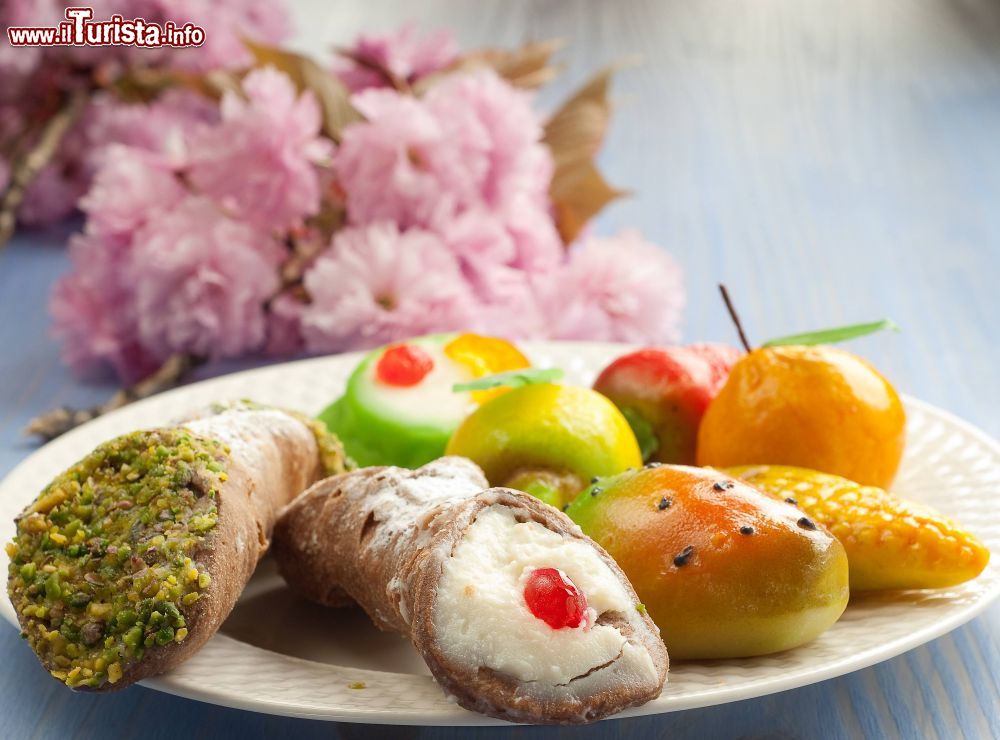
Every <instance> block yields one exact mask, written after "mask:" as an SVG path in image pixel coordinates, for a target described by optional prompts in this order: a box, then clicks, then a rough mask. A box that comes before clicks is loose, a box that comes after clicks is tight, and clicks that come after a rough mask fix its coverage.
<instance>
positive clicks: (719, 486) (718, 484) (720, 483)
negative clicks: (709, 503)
mask: <svg viewBox="0 0 1000 740" xmlns="http://www.w3.org/2000/svg"><path fill="white" fill-rule="evenodd" d="M732 487H733V482H732V481H731V480H717V481H715V483H713V484H712V488H714V489H715V490H716V491H728V490H729V489H730V488H732Z"/></svg>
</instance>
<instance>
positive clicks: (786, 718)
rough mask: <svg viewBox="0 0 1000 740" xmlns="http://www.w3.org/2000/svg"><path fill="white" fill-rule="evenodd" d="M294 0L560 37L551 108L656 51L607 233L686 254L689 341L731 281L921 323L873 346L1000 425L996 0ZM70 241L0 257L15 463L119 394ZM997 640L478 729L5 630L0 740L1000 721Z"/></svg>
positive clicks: (936, 726)
mask: <svg viewBox="0 0 1000 740" xmlns="http://www.w3.org/2000/svg"><path fill="white" fill-rule="evenodd" d="M292 4H293V5H294V6H295V13H296V16H297V20H298V26H299V28H300V29H301V32H300V35H299V36H298V37H297V41H296V43H297V44H298V45H300V46H301V47H303V48H305V49H307V50H310V51H313V52H319V51H321V50H322V49H323V48H325V47H326V46H327V45H328V44H329V43H330V42H333V41H337V42H344V41H346V40H347V39H349V38H350V37H351V36H352V35H353V34H354V33H355V32H356V31H358V30H360V29H362V28H372V27H374V28H387V27H391V26H394V25H396V23H397V22H398V21H399V20H400V19H402V18H405V17H408V16H409V15H412V14H414V13H417V12H419V14H420V16H419V21H420V23H421V25H423V26H425V27H428V28H433V27H440V26H449V27H452V28H454V29H456V32H457V34H458V36H459V38H460V40H461V41H462V42H463V44H464V45H466V46H469V47H471V46H475V45H484V44H494V45H511V44H515V43H517V42H520V41H524V40H526V39H529V38H536V39H537V38H549V37H553V36H562V37H565V38H567V39H568V40H569V41H570V42H571V45H570V46H569V47H568V48H567V50H566V51H565V52H564V53H563V54H562V61H563V62H564V64H565V74H564V77H563V80H562V82H561V83H559V85H557V86H556V89H555V90H554V91H553V92H551V93H546V94H544V95H543V97H542V100H541V101H540V103H541V104H543V105H549V106H551V105H552V104H554V102H555V101H556V100H557V99H558V98H559V97H560V95H561V94H565V93H566V92H567V91H568V90H569V89H570V87H571V86H572V85H573V84H575V83H579V82H580V81H582V79H583V78H584V77H585V76H586V74H587V73H588V71H592V70H593V69H595V67H596V66H597V65H600V64H602V63H603V62H607V61H612V60H616V59H622V58H627V57H632V58H634V57H636V56H637V55H638V57H639V59H638V61H639V64H638V66H635V67H632V68H631V69H629V70H628V71H626V72H624V73H623V74H622V75H621V76H620V78H619V80H618V83H617V85H616V87H615V98H616V100H617V102H618V103H619V110H618V112H617V114H616V118H615V121H614V127H613V130H612V132H611V134H610V137H609V141H608V143H607V146H606V149H605V153H604V155H603V163H604V166H605V168H606V170H607V172H608V173H609V177H610V179H611V180H612V181H614V182H615V183H618V184H621V185H624V186H627V187H629V188H630V189H632V190H634V191H635V192H636V193H637V194H638V195H637V196H636V197H635V198H633V199H632V200H630V201H627V202H622V203H620V204H618V205H616V206H614V207H613V208H612V209H611V210H610V211H608V212H607V213H606V214H605V216H604V217H602V219H601V222H600V228H601V229H607V230H612V229H617V228H620V227H624V226H634V227H637V228H639V229H641V230H642V231H643V232H644V233H645V234H646V235H647V236H648V237H650V238H651V239H653V240H654V241H657V242H658V243H660V244H662V245H664V246H665V247H667V248H669V249H670V250H672V251H673V253H674V254H675V255H676V256H677V257H678V259H679V260H680V262H681V263H682V264H683V266H684V268H685V270H686V272H687V287H688V292H689V300H688V304H689V305H688V310H687V319H686V326H685V329H686V332H685V333H686V337H687V338H688V339H709V340H723V341H733V340H734V337H733V332H732V330H731V328H730V326H729V323H728V319H727V318H726V317H725V314H724V312H723V310H722V306H721V304H720V302H719V300H718V298H717V294H716V292H715V287H714V286H715V283H716V282H718V281H720V280H721V281H724V282H726V283H728V285H729V286H730V289H731V291H732V292H733V294H734V297H735V299H736V301H737V303H738V305H739V307H740V309H741V311H742V314H743V318H744V321H745V323H746V325H747V329H748V331H749V333H750V334H751V339H756V340H757V341H760V340H762V339H765V338H767V337H770V336H776V335H778V334H783V333H789V332H791V331H796V330H802V329H809V328H816V327H822V326H831V325H837V324H841V323H848V322H853V321H861V320H867V319H873V318H879V317H882V316H891V317H893V318H894V319H896V321H897V322H899V323H900V324H901V325H902V326H903V327H904V333H903V334H901V335H879V336H874V337H869V338H866V339H863V340H860V341H857V342H856V343H855V344H854V345H853V346H852V348H853V349H854V350H855V351H858V352H860V353H862V354H864V355H866V356H867V357H869V358H870V359H871V360H872V361H873V362H874V363H875V364H876V365H877V366H879V367H880V368H881V369H882V370H883V371H884V372H885V373H886V374H887V375H888V376H889V377H890V378H891V379H892V380H893V381H894V382H895V383H896V385H897V386H898V387H899V388H900V389H901V390H903V391H905V392H907V393H910V394H912V395H915V396H918V397H920V398H924V399H926V400H928V401H931V402H933V403H935V404H938V405H940V406H942V407H944V408H946V409H949V410H951V411H953V412H955V413H957V414H958V415H960V416H962V417H964V418H966V419H968V420H969V421H971V422H973V423H975V424H977V425H979V426H980V427H982V428H983V429H985V430H986V431H987V432H989V433H990V434H992V435H993V436H998V435H1000V419H998V417H997V411H998V410H1000V382H998V381H1000V373H998V372H997V366H998V365H1000V349H998V346H1000V330H998V328H997V320H998V317H1000V300H998V298H997V295H998V284H1000V5H998V4H997V3H995V2H991V1H990V0H978V1H977V0H965V1H964V2H959V1H958V0H954V1H953V2H937V3H933V2H922V3H918V2H910V1H907V0H879V2H877V3H874V2H870V1H869V0H853V1H851V2H841V3H835V4H831V3H828V2H811V1H806V0H781V1H775V2H769V3H767V4H766V7H765V4H763V3H749V2H747V3H733V2H697V3H695V2H655V1H654V0H648V1H647V2H638V1H637V0H634V1H632V2H619V3H611V2H602V1H601V0H590V1H586V2H585V1H582V0H581V1H578V2H570V1H568V0H566V1H562V2H559V1H556V0H548V1H547V2H546V1H544V0H538V1H536V2H530V1H528V0H520V1H513V0H480V1H479V2H475V3H473V2H458V1H455V0H452V1H451V2H446V1H444V0H439V1H433V0H425V2H422V3H421V4H420V5H419V6H418V5H416V4H412V3H403V2H398V1H397V2H393V1H391V0H389V1H386V0H366V2H364V3H353V2H348V1H347V0H344V1H343V2H337V3H328V2H321V1H320V0H309V1H308V2H306V1H305V0H300V2H297V3H292ZM418 9H419V10H418ZM193 20H197V19H193ZM64 239H65V233H64V232H63V231H59V230H55V231H49V232H44V233H37V232H36V233H25V234H22V235H21V236H19V237H18V238H17V239H16V241H15V242H14V243H13V244H12V245H11V246H10V247H9V248H8V249H7V250H6V251H4V252H3V253H0V474H3V473H5V472H7V471H8V470H9V469H10V468H11V467H13V466H14V465H15V464H16V463H17V462H18V461H20V460H21V459H22V458H23V457H25V456H26V455H27V454H29V453H30V452H31V451H32V450H33V449H34V444H33V443H32V442H31V441H30V440H28V439H25V438H23V437H22V436H21V434H20V430H21V429H22V427H23V426H24V424H25V423H26V422H27V421H28V420H29V419H30V418H31V417H33V416H34V415H36V414H38V413H39V412H41V411H43V410H45V409H48V408H49V407H52V406H54V405H57V404H65V403H68V404H75V405H83V404H91V403H96V402H98V401H100V400H102V399H104V398H105V397H106V396H107V395H109V394H110V393H111V392H112V390H113V387H112V386H111V385H110V384H108V383H103V384H102V383H96V384H94V383H91V384H84V383H81V382H79V381H78V380H75V379H73V378H72V377H71V376H70V375H69V374H68V373H67V372H66V371H65V370H64V369H63V368H62V367H61V366H60V364H59V361H58V347H57V346H56V345H55V343H54V342H53V341H52V340H51V339H50V338H49V337H48V334H47V331H48V326H49V319H48V317H47V313H46V308H45V304H46V296H47V293H48V291H49V288H50V286H51V285H52V283H53V281H54V280H55V278H56V277H57V276H58V275H59V273H60V272H61V271H63V270H65V269H66V267H67V263H66V259H65V255H64V251H63V243H64ZM232 369H234V366H226V367H215V368H212V369H210V370H208V371H203V372H202V374H201V375H200V376H199V377H205V376H206V375H207V374H209V373H219V372H224V371H229V370H232ZM998 496H1000V492H998ZM998 500H1000V499H998ZM998 632H1000V605H994V606H993V607H992V608H990V609H989V610H988V611H987V612H986V613H985V614H984V615H983V616H981V617H979V618H978V619H976V620H974V621H973V622H971V623H970V624H969V625H967V626H965V627H963V628H961V629H958V630H956V631H955V632H953V633H951V634H949V635H947V636H945V637H942V638H940V639H938V640H936V641H934V642H932V643H930V644H929V645H926V646H924V647H921V648H918V649H916V650H913V651H911V652H909V653H907V654H905V655H903V656H900V657H898V658H896V659H894V660H891V661H888V662H885V663H883V664H881V665H878V666H875V667H873V668H870V669H867V670H863V671H859V672H857V673H854V674H851V675H848V676H844V677H842V678H838V679H834V680H830V681H826V682H823V683H820V684H816V685H813V686H808V687H804V688H801V689H798V690H795V691H790V692H786V693H783V694H778V695H774V696H769V697H764V698H761V699H755V700H750V701H744V702H739V703H736V704H730V705H725V706H720V707H713V708H706V709H701V710H694V711H687V712H682V713H678V714H672V715H663V716H659V717H649V718H641V719H635V720H628V721H618V722H616V721H612V722H606V723H601V724H599V725H596V726H592V727H589V728H584V729H573V730H569V729H542V728H512V729H506V728H497V729H487V730H479V731H471V730H467V729H461V728H455V729H446V730H435V729H433V728H379V727H364V726H357V725H332V724H324V723H319V722H311V721H304V720H292V719H283V718H276V717H268V716H263V715H256V714H250V713H245V712H239V711H235V710H229V709H223V708H218V707H214V706H209V705H204V704H199V703H197V702H193V701H188V700H184V699H177V698H173V697H169V696H166V695H163V694H159V693H156V692H154V691H151V690H147V689H144V688H141V687H133V688H130V689H128V690H126V691H124V692H122V693H120V694H116V695H112V696H101V697H94V696H83V695H76V694H72V693H71V692H68V691H66V690H64V689H62V688H60V687H59V686H58V685H56V684H55V683H54V682H53V681H52V680H51V679H50V678H48V676H47V675H45V673H44V671H42V669H41V668H39V666H38V665H37V663H36V661H35V659H34V658H33V657H32V656H31V654H30V652H29V650H28V648H27V647H26V646H25V645H23V644H22V643H21V641H20V640H19V639H18V636H17V632H16V631H15V630H14V629H12V628H10V627H9V626H7V625H6V624H3V625H0V656H2V659H0V660H2V669H0V738H22V737H53V738H60V739H61V740H68V738H71V737H84V738H89V737H112V736H140V735H141V736H142V737H144V738H158V737H164V738H168V737H169V738H174V737H234V738H235V737H240V738H243V737H256V736H261V737H265V736H286V737H297V738H310V737H330V736H334V737H344V738H353V737H383V736H384V737H393V738H398V737H414V738H416V737H420V738H425V737H426V738H429V737H456V738H457V737H468V736H470V735H473V734H474V735H476V736H482V737H489V738H498V739H499V738H513V737H531V738H556V737H560V738H561V737H580V738H596V737H630V738H631V737H664V738H668V737H669V738H675V737H697V738H716V737H783V738H784V737H787V738H793V737H803V738H812V737H845V738H848V737H850V738H854V737H861V736H867V737H893V736H902V737H913V738H925V737H942V738H955V737H962V736H965V737H969V738H987V737H1000V689H998V684H1000V646H998Z"/></svg>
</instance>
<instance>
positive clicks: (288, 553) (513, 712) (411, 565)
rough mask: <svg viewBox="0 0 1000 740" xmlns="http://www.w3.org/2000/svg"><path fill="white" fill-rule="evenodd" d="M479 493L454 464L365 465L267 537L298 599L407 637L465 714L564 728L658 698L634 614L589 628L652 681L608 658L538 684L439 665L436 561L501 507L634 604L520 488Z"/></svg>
mask: <svg viewBox="0 0 1000 740" xmlns="http://www.w3.org/2000/svg"><path fill="white" fill-rule="evenodd" d="M435 483H436V484H437V485H435ZM487 485H488V484H487V483H486V480H485V478H484V477H483V476H482V473H481V471H480V470H479V469H478V468H477V467H476V466H475V465H474V464H473V463H471V462H469V461H467V460H464V459H463V458H442V459H441V460H437V461H435V462H432V463H430V464H428V465H426V466H424V467H423V468H421V469H419V470H417V471H406V470H401V469H397V468H367V469H363V470H358V471H354V472H352V473H348V474H344V475H339V476H336V477H334V478H328V479H327V480H324V481H321V482H319V483H317V484H316V485H315V486H313V487H312V488H311V489H310V490H309V491H307V492H306V493H305V494H304V495H303V496H302V497H300V498H299V499H297V500H296V501H295V502H294V503H293V504H292V505H290V506H289V507H288V509H287V510H286V511H285V513H284V514H283V515H282V517H281V518H280V519H279V521H278V524H277V526H276V528H275V536H274V554H275V557H276V558H277V561H278V565H279V568H280V569H281V572H282V575H283V576H284V577H285V578H286V580H287V581H288V583H289V584H290V585H291V587H292V588H293V589H294V590H296V591H297V592H298V593H300V594H301V595H303V596H304V597H306V598H309V599H311V600H313V601H317V602H319V603H326V604H331V603H332V604H336V603H339V602H340V601H342V599H343V595H344V593H345V592H346V594H348V595H349V596H350V597H352V598H353V599H354V600H356V601H357V602H358V604H360V605H361V607H362V608H364V610H365V611H366V612H367V613H368V614H369V616H370V617H371V618H372V620H373V621H374V622H375V624H376V625H377V626H378V627H379V628H380V629H383V630H392V631H396V632H400V633H402V634H404V635H406V636H408V637H409V638H410V639H411V640H412V641H413V644H414V646H415V647H416V648H417V650H418V651H419V652H420V653H421V655H422V656H423V658H424V660H425V661H426V662H427V665H428V667H429V668H430V670H431V673H432V674H433V675H434V677H435V678H436V679H437V681H438V683H439V684H441V686H442V687H443V688H444V689H445V691H446V692H447V693H449V694H450V695H451V696H453V697H454V698H455V699H456V700H457V702H458V703H459V704H460V705H461V706H463V707H465V708H467V709H471V710H473V711H477V712H481V713H483V714H487V715H490V716H493V717H498V718H500V719H506V720H510V721H514V722H534V723H552V724H576V723H584V722H590V721H593V720H596V719H600V718H601V717H605V716H607V715H609V714H613V713H615V712H618V711H621V710H622V709H625V708H627V707H630V706H637V705H639V704H643V703H645V702H646V701H648V700H650V699H652V698H655V697H656V696H658V695H659V693H660V690H661V689H662V686H663V682H664V680H665V678H666V673H667V665H668V661H667V653H666V648H665V647H664V646H663V642H662V640H661V639H660V637H659V631H658V630H657V628H656V625H655V624H654V623H653V621H652V620H651V619H650V618H649V617H648V616H647V615H646V614H644V613H639V612H638V611H634V612H633V613H632V614H630V615H623V614H617V613H615V614H608V615H605V616H604V617H603V619H602V620H601V621H602V622H604V623H612V624H614V626H616V627H617V628H618V629H619V630H620V631H621V632H622V634H623V635H624V636H625V637H626V639H627V640H628V642H629V643H632V645H634V646H636V647H639V648H641V649H643V650H645V651H646V652H647V653H648V655H649V656H650V658H651V660H652V663H653V666H654V668H655V673H656V679H655V680H646V679H643V678H642V677H639V676H636V675H634V674H632V673H630V672H629V671H628V670H627V669H626V668H624V667H622V666H624V664H623V663H621V661H618V660H616V661H612V663H611V664H609V665H608V666H607V667H605V668H603V669H601V670H600V671H598V672H595V674H594V676H593V677H590V676H588V677H583V678H581V679H577V680H574V681H573V682H572V683H571V684H568V685H566V686H550V687H543V686H541V685H539V684H537V683H535V682H524V681H521V680H518V679H516V678H514V677H511V676H508V675H504V674H501V673H499V672H495V671H492V670H490V669H488V668H484V667H482V666H470V665H467V664H460V663H458V662H456V661H454V660H450V659H449V658H448V657H447V655H446V652H445V651H444V650H443V649H442V645H441V643H440V641H439V639H438V635H437V633H436V630H435V622H434V606H435V600H436V596H437V589H438V584H439V582H440V580H441V577H442V570H443V567H444V564H445V562H446V560H447V559H448V557H449V556H450V555H451V553H452V551H453V550H454V548H455V547H456V546H457V544H458V543H459V541H460V540H461V539H462V537H463V536H464V533H465V532H466V530H467V529H468V528H469V526H470V525H471V524H472V523H473V522H474V521H475V519H476V516H477V514H478V513H479V512H480V511H482V510H483V509H485V508H486V507H489V506H493V505H501V506H505V507H509V508H510V509H512V510H513V512H514V515H515V517H516V518H517V519H518V520H519V521H529V520H530V521H535V522H538V523H539V524H541V525H542V526H544V527H546V528H548V529H550V530H552V531H553V532H556V533H558V534H561V535H564V536H566V537H572V538H574V539H579V540H584V541H586V542H588V543H590V544H591V545H592V546H593V547H594V549H595V551H596V552H597V553H598V555H599V556H600V558H601V559H602V560H603V561H604V562H605V563H606V564H607V565H608V567H609V568H610V569H611V571H612V573H614V574H615V575H616V576H617V577H618V578H619V579H620V580H621V582H622V584H623V585H624V586H625V587H626V590H627V592H628V593H629V594H630V595H631V596H632V597H633V599H634V603H638V598H636V597H635V593H634V591H633V590H632V587H631V585H630V584H629V583H628V580H627V578H626V577H625V575H624V574H623V573H622V571H621V569H620V568H619V567H618V565H617V564H616V563H615V562H614V560H613V559H612V558H611V556H610V555H608V554H607V553H606V552H605V551H604V550H603V549H602V548H601V547H600V546H599V545H597V544H596V543H593V542H592V541H591V540H590V539H589V538H588V537H586V535H584V534H583V533H582V532H581V531H580V529H579V527H577V526H576V525H575V524H574V523H573V522H572V521H571V520H570V519H569V518H568V517H566V516H565V515H564V514H563V513H562V512H560V511H558V510H557V509H554V508H553V507H551V506H548V505H546V504H543V503H542V502H541V501H539V500H538V499H536V498H534V497H532V496H529V495H527V494H525V493H521V492H520V491H514V490H510V489H503V488H493V489H489V490H482V489H484V488H486V486H487ZM616 664H621V665H616ZM597 674H601V675H599V676H598V675H597ZM574 684H575V685H574Z"/></svg>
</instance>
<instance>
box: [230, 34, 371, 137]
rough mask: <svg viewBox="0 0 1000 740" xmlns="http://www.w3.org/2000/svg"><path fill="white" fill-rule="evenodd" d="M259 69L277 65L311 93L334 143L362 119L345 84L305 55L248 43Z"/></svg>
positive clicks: (297, 85)
mask: <svg viewBox="0 0 1000 740" xmlns="http://www.w3.org/2000/svg"><path fill="white" fill-rule="evenodd" d="M244 43H245V44H246V46H247V48H248V49H249V50H250V52H251V53H252V54H253V55H254V59H255V60H256V62H257V65H258V66H267V65H270V66H273V67H275V68H276V69H278V70H279V71H281V72H284V73H285V74H286V75H288V76H289V77H290V78H291V79H292V81H293V82H294V83H295V85H296V87H297V88H298V89H299V90H311V91H312V93H313V95H315V96H316V99H317V100H318V101H319V105H320V109H321V110H322V112H323V132H324V133H325V134H326V135H327V136H329V137H330V138H331V139H333V140H334V141H340V133H341V131H343V130H344V127H345V126H347V125H348V124H351V123H354V122H355V121H360V120H362V117H361V114H360V113H359V112H358V111H357V110H356V109H355V108H354V106H352V105H351V96H350V93H349V92H348V90H347V88H346V87H345V86H344V84H343V83H342V82H341V81H340V80H338V79H337V78H336V77H335V76H334V75H333V74H332V73H331V72H328V71H327V70H325V69H323V68H322V67H320V66H319V65H318V64H317V63H316V62H315V61H313V60H312V59H310V58H309V57H307V56H303V55H302V54H296V53H295V52H291V51H286V50H285V49H279V48H276V47H273V46H265V45H263V44H258V43H256V42H254V41H249V40H245V41H244Z"/></svg>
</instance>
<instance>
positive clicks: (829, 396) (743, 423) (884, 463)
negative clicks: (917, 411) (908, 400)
mask: <svg viewBox="0 0 1000 740" xmlns="http://www.w3.org/2000/svg"><path fill="white" fill-rule="evenodd" d="M905 426H906V414H905V412H904V411H903V405H902V403H901V402H900V400H899V396H898V395H897V394H896V391H895V389H893V387H892V385H890V383H889V381H887V380H886V379H885V378H884V377H882V375H880V374H879V372H878V371H877V370H875V368H873V367H872V366H871V365H869V364H868V363H867V362H865V361H864V360H862V359H861V358H860V357H858V356H856V355H853V354H851V353H849V352H845V351H843V350H840V349H836V348H833V347H829V346H825V345H817V346H800V345H791V346H772V347H763V348H760V349H755V350H753V351H752V352H749V353H748V354H746V355H745V356H744V357H743V358H742V359H740V360H739V361H738V362H737V363H736V365H735V366H734V367H733V369H732V371H731V373H730V375H729V379H728V380H727V381H726V384H725V385H724V386H723V387H722V389H721V390H720V391H719V394H718V395H717V396H716V397H715V399H714V400H713V401H712V403H711V404H710V405H709V407H708V410H707V412H706V413H705V416H704V418H703V419H702V422H701V427H700V428H699V430H698V452H697V458H698V464H699V465H711V466H715V467H726V466H732V465H756V464H779V465H794V466H801V467H805V468H810V469H813V470H819V471H822V472H825V473H832V474H835V475H840V476H843V477H845V478H848V479H850V480H853V481H857V482H858V483H861V484H864V485H872V486H879V487H881V488H887V487H888V486H889V485H890V484H891V483H892V481H893V478H894V477H895V475H896V470H897V468H898V467H899V462H900V459H901V457H902V454H903V446H904V443H905Z"/></svg>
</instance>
